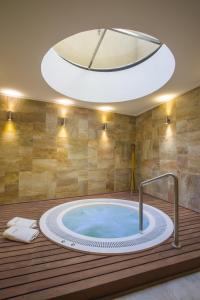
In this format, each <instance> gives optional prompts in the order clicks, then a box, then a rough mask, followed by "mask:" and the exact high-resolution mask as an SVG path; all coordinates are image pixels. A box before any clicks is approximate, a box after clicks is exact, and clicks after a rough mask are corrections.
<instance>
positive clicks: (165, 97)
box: [155, 94, 176, 103]
mask: <svg viewBox="0 0 200 300" xmlns="http://www.w3.org/2000/svg"><path fill="white" fill-rule="evenodd" d="M175 97H176V95H175V94H164V95H160V96H158V97H156V98H155V100H156V102H159V103H163V102H168V101H170V100H172V99H174V98H175Z"/></svg>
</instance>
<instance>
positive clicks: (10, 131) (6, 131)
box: [2, 121, 17, 141]
mask: <svg viewBox="0 0 200 300" xmlns="http://www.w3.org/2000/svg"><path fill="white" fill-rule="evenodd" d="M2 137H3V139H5V140H7V141H14V140H16V139H17V134H16V127H15V124H14V123H13V122H12V121H7V122H6V124H5V126H4V128H3V131H2Z"/></svg>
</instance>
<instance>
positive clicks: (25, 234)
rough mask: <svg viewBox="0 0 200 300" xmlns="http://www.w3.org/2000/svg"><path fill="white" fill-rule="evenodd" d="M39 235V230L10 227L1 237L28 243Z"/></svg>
mask: <svg viewBox="0 0 200 300" xmlns="http://www.w3.org/2000/svg"><path fill="white" fill-rule="evenodd" d="M38 234H39V230H37V229H32V228H24V227H21V226H12V227H9V228H7V229H6V230H5V231H4V233H3V236H4V237H5V238H7V239H9V240H12V241H19V242H24V243H30V242H31V241H32V240H34V239H35V238H36V237H37V236H38Z"/></svg>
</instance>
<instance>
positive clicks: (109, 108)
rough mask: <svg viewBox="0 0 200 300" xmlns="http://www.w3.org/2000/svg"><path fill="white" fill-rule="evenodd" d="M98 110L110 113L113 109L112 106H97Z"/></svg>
mask: <svg viewBox="0 0 200 300" xmlns="http://www.w3.org/2000/svg"><path fill="white" fill-rule="evenodd" d="M98 110H101V111H112V110H113V107H112V106H99V107H98Z"/></svg>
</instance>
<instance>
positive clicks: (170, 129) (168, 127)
mask: <svg viewBox="0 0 200 300" xmlns="http://www.w3.org/2000/svg"><path fill="white" fill-rule="evenodd" d="M172 134H173V132H172V128H171V126H170V125H169V126H167V128H166V137H167V138H169V137H170V136H172Z"/></svg>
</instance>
